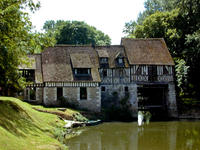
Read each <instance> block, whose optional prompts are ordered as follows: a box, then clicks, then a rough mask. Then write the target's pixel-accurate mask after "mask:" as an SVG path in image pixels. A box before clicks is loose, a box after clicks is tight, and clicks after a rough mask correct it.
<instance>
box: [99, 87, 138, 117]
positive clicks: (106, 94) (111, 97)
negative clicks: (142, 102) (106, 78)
mask: <svg viewBox="0 0 200 150" xmlns="http://www.w3.org/2000/svg"><path fill="white" fill-rule="evenodd" d="M103 87H105V91H101V95H102V107H103V108H110V107H112V106H115V107H118V106H119V101H120V100H121V99H123V98H125V96H126V95H127V94H128V95H129V96H128V97H129V98H128V102H129V103H130V104H131V107H130V109H131V110H130V111H131V112H132V116H133V117H137V110H138V103H137V84H115V85H114V84H113V85H101V89H102V88H103ZM125 87H126V88H128V91H125Z"/></svg>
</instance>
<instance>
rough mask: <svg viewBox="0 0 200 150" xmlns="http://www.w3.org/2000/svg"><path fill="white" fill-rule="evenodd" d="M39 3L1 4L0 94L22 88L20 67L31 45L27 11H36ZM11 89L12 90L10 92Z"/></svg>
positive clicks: (9, 1) (11, 1)
mask: <svg viewBox="0 0 200 150" xmlns="http://www.w3.org/2000/svg"><path fill="white" fill-rule="evenodd" d="M38 7H39V3H34V2H33V1H32V0H1V2H0V94H1V95H8V91H13V90H16V89H18V88H19V87H20V82H21V81H22V78H20V76H19V73H18V66H19V65H20V63H21V62H23V61H24V59H23V58H24V57H25V55H26V54H27V53H26V52H27V48H28V45H29V44H30V41H31V39H32V38H31V37H30V35H29V33H30V31H31V22H30V20H29V17H28V13H26V10H27V9H29V10H31V11H33V12H34V11H35V10H36V9H37V8H38ZM9 89H10V90H9Z"/></svg>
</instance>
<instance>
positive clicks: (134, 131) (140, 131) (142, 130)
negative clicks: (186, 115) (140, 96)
mask: <svg viewBox="0 0 200 150" xmlns="http://www.w3.org/2000/svg"><path fill="white" fill-rule="evenodd" d="M66 145H68V146H69V150H200V122H186V121H184V122H152V123H150V124H149V125H147V126H143V127H138V125H137V123H104V124H101V125H98V126H94V127H88V128H84V131H83V132H82V133H81V134H80V135H79V136H76V137H74V138H72V139H70V140H67V142H66Z"/></svg>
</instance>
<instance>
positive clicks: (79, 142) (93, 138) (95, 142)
mask: <svg viewBox="0 0 200 150" xmlns="http://www.w3.org/2000/svg"><path fill="white" fill-rule="evenodd" d="M101 143H102V142H101V132H99V131H94V132H91V131H89V130H87V131H83V133H82V135H81V136H77V137H74V138H72V139H71V140H70V142H69V143H68V144H67V145H68V146H69V150H102V148H101Z"/></svg>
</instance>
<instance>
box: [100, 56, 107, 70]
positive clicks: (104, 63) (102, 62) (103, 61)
mask: <svg viewBox="0 0 200 150" xmlns="http://www.w3.org/2000/svg"><path fill="white" fill-rule="evenodd" d="M108 66H109V65H108V58H107V57H101V58H100V67H101V68H108Z"/></svg>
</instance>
